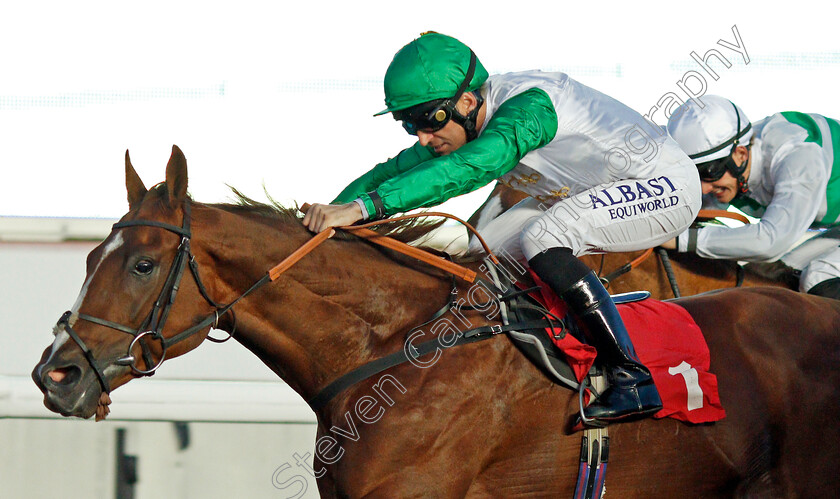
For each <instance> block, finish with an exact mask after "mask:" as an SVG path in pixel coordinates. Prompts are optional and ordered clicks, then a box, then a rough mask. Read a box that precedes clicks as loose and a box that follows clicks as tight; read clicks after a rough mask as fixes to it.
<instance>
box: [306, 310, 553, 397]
mask: <svg viewBox="0 0 840 499" xmlns="http://www.w3.org/2000/svg"><path fill="white" fill-rule="evenodd" d="M546 327H548V324H547V323H546V321H545V320H538V321H525V322H519V323H516V324H508V325H502V324H494V325H492V326H482V327H479V328H475V329H471V330H469V331H467V332H465V333H463V334H461V335H459V336H458V338H457V339H455V341H453V342H452V343H451V344H448V345H447V346H446V347H445V348H451V347H454V346H457V345H466V344H468V343H475V342H477V341H481V340H486V339H488V338H492V337H493V336H496V335H497V334H501V333H507V332H509V331H516V330H529V329H544V328H546ZM406 347H410V348H412V349H413V351H411V353H409V352H408V351H407V348H403V349H402V350H400V351H399V352H394V353H392V354H390V355H386V356H385V357H380V358H378V359H376V360H374V361H371V362H369V363H367V364H365V365H363V366H361V367H359V368H357V369H355V370H353V371H350V372H349V373H347V374H345V375H344V376H341V377H340V378H338V379H336V380H335V381H333V382H332V383H330V384H329V385H327V386H326V387H325V388H324V389H323V390H321V391H320V392H319V393H318V394H317V395H315V396H314V397H312V398H311V399H309V400H308V401H307V403H308V404H309V407H311V408H312V410H313V411H318V410H319V409H322V408H323V407H324V406H325V405H326V404H327V402H329V401H330V400H332V399H333V397H335V396H336V395H338V394H339V393H340V392H341V391H343V390H345V389H347V388H349V387H351V386H353V385H355V384H356V383H358V382H360V381H364V380H366V379H368V378H370V377H371V376H373V375H375V374H379V373H381V372H382V371H384V370H386V369H390V368H391V367H394V366H398V365H400V364H404V363H406V362H408V361H409V360H412V359H413V360H416V359H419V358H420V357H422V356H424V355H427V354H429V353H432V352H434V351H435V350H437V349H438V348H442V346H441V344H440V342H439V341H438V339H437V338H435V339H432V340H429V341H427V342H425V343H421V344H419V345H416V346H415V345H408V344H407V345H406ZM409 356H410V358H409Z"/></svg>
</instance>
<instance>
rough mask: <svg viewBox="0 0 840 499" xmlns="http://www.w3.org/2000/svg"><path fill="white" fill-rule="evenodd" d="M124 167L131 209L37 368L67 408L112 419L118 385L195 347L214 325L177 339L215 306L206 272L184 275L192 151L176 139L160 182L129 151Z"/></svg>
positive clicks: (57, 407)
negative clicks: (203, 277) (152, 182)
mask: <svg viewBox="0 0 840 499" xmlns="http://www.w3.org/2000/svg"><path fill="white" fill-rule="evenodd" d="M125 173H126V189H127V192H128V204H129V212H128V213H127V214H126V215H125V216H123V218H122V219H121V220H120V221H119V222H118V223H117V224H115V225H114V228H113V229H112V231H111V233H110V234H109V235H108V237H107V238H106V239H105V240H104V241H103V242H102V243H101V244H100V245H99V246H97V247H96V248H95V249H94V250H93V251H91V253H90V254H89V255H88V257H87V275H86V278H85V281H84V284H83V285H82V289H81V292H80V293H79V296H78V298H77V300H76V302H75V304H74V305H73V307H72V309H71V310H69V311H68V312H66V313H65V314H64V315H63V316H62V317H61V319H60V320H59V321H58V323H57V324H56V326H55V328H54V330H53V334H54V336H55V339H54V341H53V343H52V345H51V346H49V347H47V349H46V350H44V353H43V355H42V357H41V361H40V362H39V363H38V365H37V366H36V367H35V369H34V370H33V372H32V378H33V380H34V381H35V383H36V385H37V386H38V387H39V388H40V389H41V391H42V392H43V393H44V404H45V405H46V406H47V408H48V409H50V410H52V411H54V412H58V413H60V414H62V415H64V416H77V417H82V418H89V417H91V416H92V415H94V414H96V415H97V420H98V419H102V418H104V416H105V415H106V414H107V413H108V408H107V405H108V404H109V403H110V398H109V397H108V393H109V392H110V391H111V390H113V389H115V388H117V387H118V386H121V385H123V384H125V383H127V382H129V381H131V380H132V379H133V378H136V377H140V376H143V375H148V374H151V373H153V372H154V370H155V369H157V367H158V366H159V365H160V363H162V362H163V360H164V358H171V357H175V356H178V355H181V354H183V353H185V352H186V351H189V350H191V349H192V348H195V347H196V346H197V345H198V344H199V343H201V341H202V340H203V338H204V337H205V336H206V334H207V332H208V331H209V325H208V326H206V327H202V328H201V330H198V331H196V333H200V334H191V335H190V336H189V337H188V338H184V341H178V342H177V344H172V345H170V344H169V342H170V341H171V339H172V337H173V335H174V334H176V333H177V332H178V331H184V330H187V329H189V328H190V327H192V326H194V325H196V323H197V322H200V318H201V317H202V316H206V315H207V314H208V313H211V314H212V312H213V307H212V306H210V305H208V302H207V301H205V300H203V299H202V298H201V295H200V293H202V292H203V291H202V290H199V287H203V286H202V285H201V284H199V282H200V281H196V280H193V279H189V278H187V279H183V280H182V279H181V277H182V274H184V269H185V268H186V267H188V266H189V260H190V259H191V258H192V254H191V253H190V251H191V250H190V223H189V202H190V200H189V197H188V196H187V163H186V159H185V157H184V154H183V153H182V152H181V150H180V149H179V148H178V147H177V146H173V148H172V156H171V157H170V159H169V163H168V165H167V167H166V181H165V182H164V183H161V184H158V185H156V186H154V187H152V188H151V189H146V187H145V186H144V185H143V182H142V181H141V180H140V177H139V176H138V175H137V172H136V171H135V170H134V167H133V166H132V164H131V160H130V158H129V154H128V151H126V155H125ZM196 279H198V278H197V277H196ZM205 296H206V294H205ZM170 309H171V310H176V311H177V313H174V314H171V315H170V314H169V312H170Z"/></svg>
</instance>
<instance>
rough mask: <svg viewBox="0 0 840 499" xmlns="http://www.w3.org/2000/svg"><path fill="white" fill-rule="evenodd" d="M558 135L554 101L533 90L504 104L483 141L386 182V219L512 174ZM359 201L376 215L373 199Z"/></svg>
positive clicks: (381, 190)
mask: <svg viewBox="0 0 840 499" xmlns="http://www.w3.org/2000/svg"><path fill="white" fill-rule="evenodd" d="M556 134H557V112H556V111H555V109H554V104H553V103H552V102H551V98H550V97H549V96H548V94H547V93H546V92H545V91H544V90H542V89H538V88H532V89H530V90H527V91H525V92H523V93H521V94H518V95H516V96H515V97H512V98H510V99H508V100H507V101H505V102H504V103H502V105H501V106H499V109H498V110H497V111H496V113H495V114H494V115H493V117H492V118H491V119H490V121H489V122H488V123H487V126H486V127H485V128H484V131H483V132H482V133H481V136H480V137H478V138H476V139H475V140H473V141H471V142H468V143H467V144H465V145H463V146H461V147H460V148H458V150H456V151H454V152H452V153H450V154H448V155H445V156H439V157H437V158H432V159H429V160H427V161H424V162H422V163H420V164H418V165H417V166H414V167H413V168H411V169H409V170H407V171H405V172H402V173H401V174H399V175H397V176H395V177H393V178H390V179H388V180H385V181H384V182H382V183H381V184H380V185H379V186H378V187H376V193H377V194H378V195H379V197H380V198H381V199H382V206H383V208H384V212H385V214H386V215H390V214H393V213H398V212H404V211H408V210H413V209H415V208H421V207H426V206H434V205H437V204H440V203H442V202H444V201H446V200H447V199H449V198H452V197H455V196H459V195H461V194H466V193H468V192H472V191H474V190H476V189H479V188H480V187H482V186H484V185H486V184H488V183H490V182H491V181H493V180H495V179H497V178H499V177H501V176H502V175H504V174H506V173H508V172H509V171H511V170H513V168H515V167H516V165H517V163H519V160H520V159H522V157H523V156H525V154H527V153H528V152H530V151H533V150H534V149H537V148H540V147H542V146H544V145H546V144H548V143H549V142H550V141H551V140H552V139H553V138H554V136H555V135H556ZM367 192H370V191H367ZM359 197H360V198H361V199H362V200H363V201H364V203H365V206H367V208H368V212H369V213H375V209H374V205H373V202H372V201H371V199H370V196H368V195H366V194H362V195H361V196H359ZM354 199H355V198H354Z"/></svg>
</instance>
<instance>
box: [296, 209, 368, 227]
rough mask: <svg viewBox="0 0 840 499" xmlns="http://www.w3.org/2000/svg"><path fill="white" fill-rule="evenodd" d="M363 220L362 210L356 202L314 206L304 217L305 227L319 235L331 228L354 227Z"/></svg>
mask: <svg viewBox="0 0 840 499" xmlns="http://www.w3.org/2000/svg"><path fill="white" fill-rule="evenodd" d="M361 219H362V209H361V208H360V207H359V205H358V204H356V203H355V202H350V203H346V204H313V205H312V206H311V207H310V208H309V211H307V212H306V215H305V216H304V217H303V225H305V226H306V227H307V228H308V229H309V230H311V231H312V232H315V233H318V232H321V231H322V230H324V229H328V228H330V227H342V226H344V225H352V224H354V223H356V222H358V221H359V220H361Z"/></svg>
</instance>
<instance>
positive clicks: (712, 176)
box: [697, 156, 735, 182]
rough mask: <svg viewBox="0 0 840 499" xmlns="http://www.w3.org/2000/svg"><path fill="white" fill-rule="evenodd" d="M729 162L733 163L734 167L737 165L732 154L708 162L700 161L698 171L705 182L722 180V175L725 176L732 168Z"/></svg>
mask: <svg viewBox="0 0 840 499" xmlns="http://www.w3.org/2000/svg"><path fill="white" fill-rule="evenodd" d="M729 163H732V165H731V166H732V167H734V166H735V160H733V159H732V156H727V157H725V158H720V159H716V160H713V161H709V162H706V163H700V164H699V165H697V172H698V173H699V174H700V180H702V181H703V182H716V181H718V180H720V179H721V177H723V174H724V173H726V172H727V170H729V169H730V164H729Z"/></svg>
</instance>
